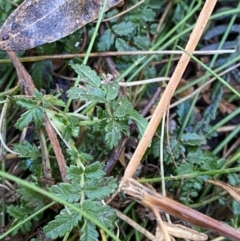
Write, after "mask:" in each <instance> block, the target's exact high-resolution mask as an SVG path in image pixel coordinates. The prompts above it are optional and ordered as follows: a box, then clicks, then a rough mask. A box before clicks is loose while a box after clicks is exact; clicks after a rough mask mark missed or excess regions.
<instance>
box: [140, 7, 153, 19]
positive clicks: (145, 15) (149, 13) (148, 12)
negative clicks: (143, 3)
mask: <svg viewBox="0 0 240 241" xmlns="http://www.w3.org/2000/svg"><path fill="white" fill-rule="evenodd" d="M155 17H156V13H155V12H154V11H153V10H152V9H149V8H144V9H143V10H142V14H141V18H142V19H143V20H144V21H145V22H153V21H154V19H155Z"/></svg>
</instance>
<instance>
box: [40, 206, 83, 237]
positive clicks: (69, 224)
mask: <svg viewBox="0 0 240 241" xmlns="http://www.w3.org/2000/svg"><path fill="white" fill-rule="evenodd" d="M81 219H82V216H81V215H80V214H79V213H77V212H76V211H74V210H71V209H68V210H67V209H63V210H62V211H61V212H60V214H59V215H57V216H56V217H55V220H53V221H51V222H49V223H48V224H47V225H46V226H45V227H44V228H43V231H44V233H45V234H46V236H47V237H48V238H51V239H56V238H58V237H63V236H64V235H65V234H66V233H67V232H70V231H71V230H72V229H73V228H74V227H76V226H77V224H78V222H79V221H81Z"/></svg>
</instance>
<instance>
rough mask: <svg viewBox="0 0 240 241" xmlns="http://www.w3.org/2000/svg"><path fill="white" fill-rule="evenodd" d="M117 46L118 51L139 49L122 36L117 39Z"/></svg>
mask: <svg viewBox="0 0 240 241" xmlns="http://www.w3.org/2000/svg"><path fill="white" fill-rule="evenodd" d="M115 47H116V49H117V50H118V51H135V50H137V49H136V48H135V47H132V46H130V45H128V44H127V42H126V41H125V40H124V39H121V38H117V39H116V41H115Z"/></svg>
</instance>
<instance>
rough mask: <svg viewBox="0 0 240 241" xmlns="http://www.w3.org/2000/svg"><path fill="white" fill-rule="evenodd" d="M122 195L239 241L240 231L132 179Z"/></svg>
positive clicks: (124, 185)
mask: <svg viewBox="0 0 240 241" xmlns="http://www.w3.org/2000/svg"><path fill="white" fill-rule="evenodd" d="M122 190H123V192H124V193H126V194H128V195H130V196H131V197H133V198H134V199H135V200H136V201H137V202H139V203H140V204H142V205H144V206H145V207H147V208H150V209H151V210H152V211H154V210H158V211H162V212H166V213H169V214H170V215H173V216H175V217H178V218H180V219H182V220H184V221H187V222H189V223H192V224H195V225H198V226H200V227H202V228H205V229H208V230H209V229H210V230H212V231H213V232H215V233H218V234H220V235H222V236H224V237H226V238H229V239H231V240H234V241H240V231H238V230H237V229H234V228H232V227H231V226H229V225H227V224H224V223H221V222H219V221H217V220H215V219H213V218H210V217H208V216H207V215H205V214H202V213H200V212H198V211H196V210H193V209H191V208H189V207H187V206H184V205H183V204H181V203H178V202H176V201H174V200H172V199H170V198H168V197H164V196H162V195H160V194H158V193H157V192H155V191H153V190H152V189H149V188H147V187H145V186H143V185H141V184H139V183H138V182H137V181H135V180H134V179H132V178H130V179H128V183H127V184H123V186H122Z"/></svg>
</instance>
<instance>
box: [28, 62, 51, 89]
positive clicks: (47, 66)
mask: <svg viewBox="0 0 240 241" xmlns="http://www.w3.org/2000/svg"><path fill="white" fill-rule="evenodd" d="M31 73H32V78H33V80H34V83H35V84H36V86H37V88H39V89H40V88H44V89H49V87H50V83H51V82H52V81H53V79H52V61H51V60H44V61H39V62H35V63H34V64H33V65H32V71H31Z"/></svg>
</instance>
